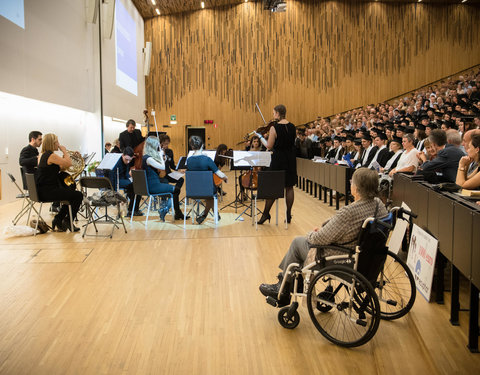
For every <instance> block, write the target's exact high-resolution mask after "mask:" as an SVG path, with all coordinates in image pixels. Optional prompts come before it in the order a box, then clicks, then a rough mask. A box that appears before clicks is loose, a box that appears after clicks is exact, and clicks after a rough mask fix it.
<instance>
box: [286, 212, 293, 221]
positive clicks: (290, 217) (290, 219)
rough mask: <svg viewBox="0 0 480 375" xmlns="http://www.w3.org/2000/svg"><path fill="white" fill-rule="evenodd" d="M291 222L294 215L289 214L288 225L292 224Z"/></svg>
mask: <svg viewBox="0 0 480 375" xmlns="http://www.w3.org/2000/svg"><path fill="white" fill-rule="evenodd" d="M291 221H292V214H289V213H288V212H287V223H288V224H290V222H291Z"/></svg>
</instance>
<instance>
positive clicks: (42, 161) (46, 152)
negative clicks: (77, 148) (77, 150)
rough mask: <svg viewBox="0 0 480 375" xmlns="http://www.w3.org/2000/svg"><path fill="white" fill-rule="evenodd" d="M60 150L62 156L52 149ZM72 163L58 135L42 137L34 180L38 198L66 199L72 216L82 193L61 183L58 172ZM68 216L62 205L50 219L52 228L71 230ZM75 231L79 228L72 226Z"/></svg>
mask: <svg viewBox="0 0 480 375" xmlns="http://www.w3.org/2000/svg"><path fill="white" fill-rule="evenodd" d="M58 150H60V151H61V152H62V153H63V156H62V157H60V156H59V155H57V154H55V153H54V151H58ZM71 165H72V159H71V158H70V155H69V153H68V152H67V149H66V148H65V146H61V145H60V144H59V142H58V137H57V136H56V135H55V134H46V135H45V137H43V144H42V152H41V153H40V155H39V158H38V168H37V172H36V173H37V174H36V177H37V178H36V181H37V186H38V195H39V197H40V199H42V200H46V201H68V202H70V205H71V206H72V217H73V218H75V216H76V215H77V212H78V209H79V208H80V204H81V203H82V200H83V194H82V193H81V192H80V191H76V190H72V189H71V188H69V187H66V186H64V185H63V183H62V181H61V179H60V178H59V174H60V171H61V170H65V169H67V168H68V167H70V166H71ZM70 224H71V223H70V217H69V215H68V206H67V205H65V204H64V205H62V207H61V209H60V211H59V212H58V213H57V214H56V215H55V218H54V219H53V221H52V229H53V230H55V228H57V230H58V231H60V232H65V231H66V230H71V226H70ZM73 229H74V231H75V232H77V231H79V230H80V228H77V227H75V226H74V227H73Z"/></svg>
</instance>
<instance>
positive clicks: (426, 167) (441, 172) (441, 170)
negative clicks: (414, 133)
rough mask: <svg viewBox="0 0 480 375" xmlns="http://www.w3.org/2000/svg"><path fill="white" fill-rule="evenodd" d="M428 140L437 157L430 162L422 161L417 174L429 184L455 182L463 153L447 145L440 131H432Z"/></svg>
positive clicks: (445, 138)
mask: <svg viewBox="0 0 480 375" xmlns="http://www.w3.org/2000/svg"><path fill="white" fill-rule="evenodd" d="M429 139H430V142H431V143H432V145H433V147H434V148H435V150H436V151H437V157H436V158H435V159H433V160H432V161H426V160H424V163H423V164H422V166H421V170H419V171H418V172H417V174H419V175H423V176H425V177H426V179H427V180H428V181H429V182H431V183H439V182H455V179H456V177H457V169H458V162H459V161H460V159H461V158H462V156H464V155H465V153H464V152H463V151H462V150H461V149H460V148H459V147H456V146H454V145H452V144H447V134H446V132H445V131H443V130H441V129H435V130H433V131H432V133H431V134H430V137H429Z"/></svg>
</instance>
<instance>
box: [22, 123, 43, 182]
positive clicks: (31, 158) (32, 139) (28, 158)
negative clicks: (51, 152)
mask: <svg viewBox="0 0 480 375" xmlns="http://www.w3.org/2000/svg"><path fill="white" fill-rule="evenodd" d="M41 145H42V133H40V132H39V131H36V130H34V131H32V132H30V134H29V135H28V145H26V146H25V147H24V148H22V151H20V158H19V160H18V162H19V164H20V166H22V167H23V169H24V171H25V172H27V173H34V172H35V167H36V166H37V164H38V147H40V146H41Z"/></svg>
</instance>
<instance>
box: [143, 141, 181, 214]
mask: <svg viewBox="0 0 480 375" xmlns="http://www.w3.org/2000/svg"><path fill="white" fill-rule="evenodd" d="M142 169H143V170H145V173H146V174H147V184H148V191H149V192H150V194H161V193H172V194H173V201H174V202H173V204H174V206H176V205H178V195H179V194H180V189H178V188H177V187H173V186H172V185H170V184H168V183H163V182H161V181H160V176H159V173H160V171H164V170H165V160H164V159H163V151H161V149H160V143H159V142H158V139H157V137H148V138H147V139H146V141H145V145H144V146H143V158H142ZM175 201H176V202H175ZM169 209H170V199H169V200H167V201H165V202H163V205H162V206H161V207H160V209H159V210H158V214H159V216H160V220H161V221H165V216H166V215H167V213H168V211H169ZM176 216H177V215H175V220H179V219H177V218H176ZM181 218H182V219H183V216H182V217H181Z"/></svg>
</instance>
